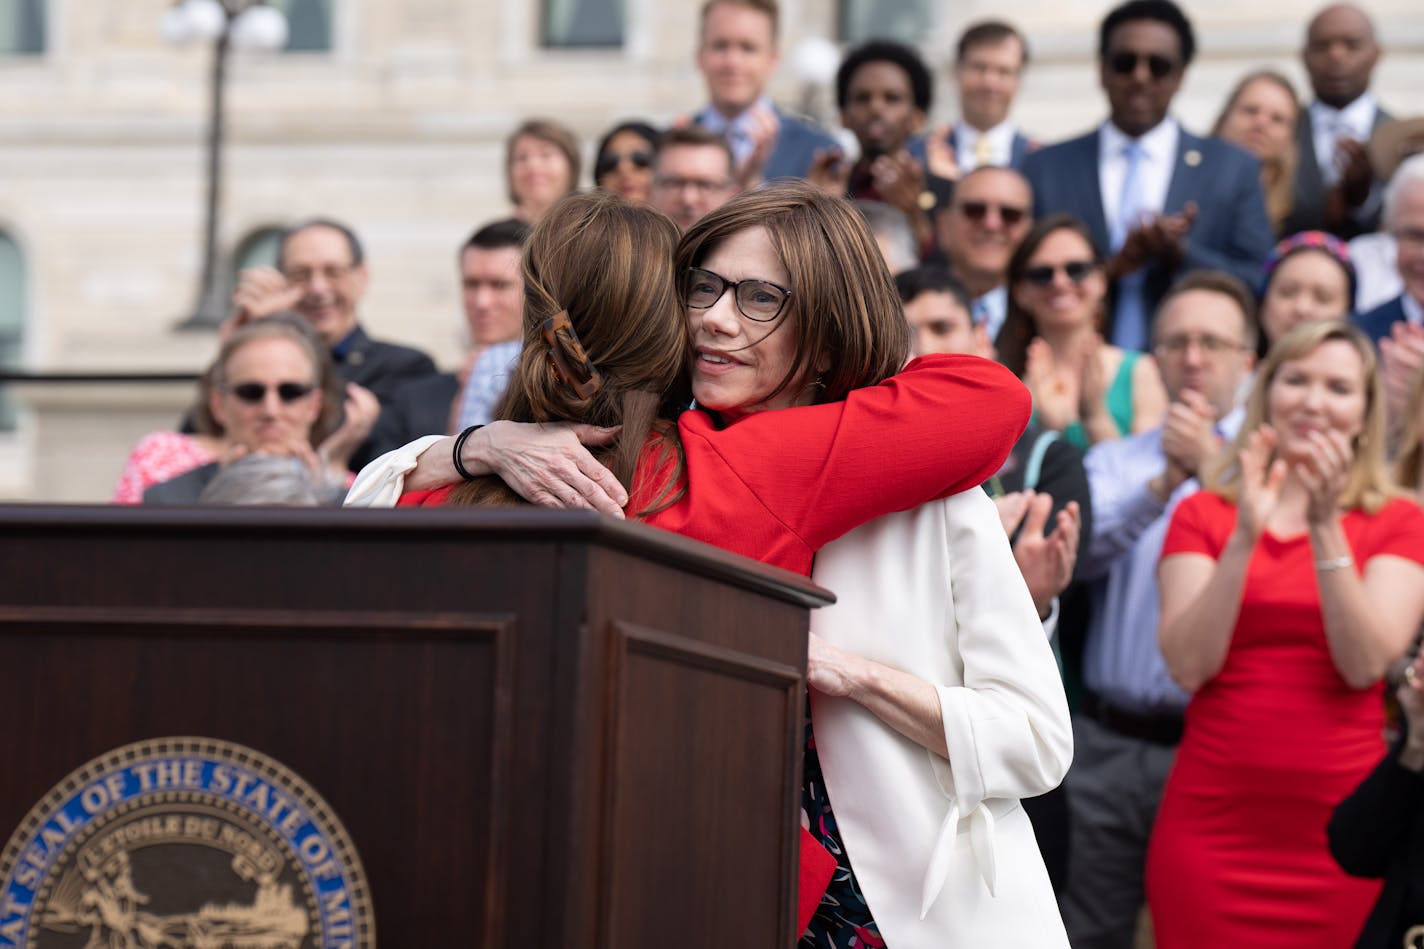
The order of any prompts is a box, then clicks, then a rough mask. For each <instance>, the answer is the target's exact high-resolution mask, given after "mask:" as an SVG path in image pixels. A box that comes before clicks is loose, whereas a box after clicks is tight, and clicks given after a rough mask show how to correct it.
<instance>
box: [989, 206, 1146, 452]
mask: <svg viewBox="0 0 1424 949" xmlns="http://www.w3.org/2000/svg"><path fill="white" fill-rule="evenodd" d="M1008 285H1009V308H1008V317H1007V319H1006V320H1005V321H1004V328H1003V330H1002V331H1001V332H1000V334H999V339H998V343H999V348H1000V352H999V356H1000V359H1001V360H1002V361H1003V363H1004V365H1006V366H1008V367H1009V369H1011V370H1012V371H1013V372H1014V373H1016V374H1017V375H1018V376H1019V378H1021V379H1023V381H1024V384H1025V385H1027V386H1028V387H1029V391H1030V392H1032V393H1033V405H1034V412H1035V415H1036V417H1037V419H1038V422H1039V424H1040V425H1042V426H1043V427H1044V428H1051V429H1056V430H1058V431H1061V432H1063V435H1064V437H1065V438H1066V439H1067V440H1068V441H1070V442H1073V443H1074V444H1076V445H1078V447H1079V448H1083V449H1086V448H1087V447H1088V446H1089V445H1092V444H1093V443H1095V442H1100V441H1104V440H1106V439H1109V438H1119V437H1121V436H1123V435H1127V434H1130V433H1132V432H1141V431H1145V430H1146V429H1149V428H1152V427H1154V426H1156V425H1158V424H1160V423H1161V421H1162V416H1163V414H1164V413H1165V411H1166V409H1167V393H1166V390H1164V389H1163V387H1162V377H1161V376H1160V375H1158V373H1157V363H1156V362H1155V361H1154V360H1153V358H1152V357H1151V356H1150V355H1147V354H1145V353H1139V352H1129V351H1126V350H1122V349H1119V348H1118V347H1116V346H1113V345H1111V344H1109V343H1106V342H1104V341H1103V337H1102V332H1101V328H1102V320H1103V314H1104V312H1105V309H1104V300H1105V299H1106V297H1107V289H1108V280H1107V274H1106V273H1105V272H1104V268H1103V259H1102V257H1101V255H1099V254H1098V252H1097V250H1096V249H1095V248H1094V246H1093V241H1092V238H1091V236H1090V235H1089V233H1088V229H1087V228H1086V227H1085V226H1084V225H1083V223H1082V222H1081V221H1079V220H1078V219H1077V218H1075V217H1073V216H1072V215H1069V214H1054V215H1050V216H1049V217H1046V218H1044V219H1043V220H1041V221H1039V222H1037V223H1036V224H1035V225H1034V226H1033V228H1032V229H1031V230H1030V231H1029V232H1028V235H1027V236H1026V237H1025V238H1024V240H1023V243H1022V244H1020V245H1019V249H1018V250H1017V251H1015V252H1014V256H1013V258H1012V259H1011V260H1010V261H1009V274H1008Z"/></svg>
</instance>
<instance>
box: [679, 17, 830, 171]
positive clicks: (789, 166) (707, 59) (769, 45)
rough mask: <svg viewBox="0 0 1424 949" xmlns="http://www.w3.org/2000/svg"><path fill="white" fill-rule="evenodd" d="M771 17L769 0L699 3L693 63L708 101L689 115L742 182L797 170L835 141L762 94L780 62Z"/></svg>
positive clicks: (801, 169)
mask: <svg viewBox="0 0 1424 949" xmlns="http://www.w3.org/2000/svg"><path fill="white" fill-rule="evenodd" d="M777 19H778V10H777V6H776V0H707V2H706V3H705V4H704V5H703V7H702V28H701V36H700V37H699V39H698V44H697V68H698V70H699V71H701V73H702V77H703V78H704V79H705V80H706V81H707V98H708V99H709V100H710V102H709V105H708V106H707V107H706V108H705V109H703V110H702V111H701V112H699V113H698V114H697V116H696V122H697V124H699V125H702V126H705V127H706V128H708V129H711V130H712V131H713V132H716V133H717V134H718V135H722V136H724V137H725V138H726V139H727V144H728V145H729V146H731V149H732V157H733V158H734V159H735V160H736V165H737V178H738V179H739V180H740V182H741V184H742V185H743V186H744V187H753V186H755V185H757V184H758V183H760V182H761V181H762V180H764V179H769V178H781V177H787V176H790V177H798V178H799V177H803V176H805V174H806V171H807V169H809V168H810V167H811V161H812V159H814V158H815V157H816V153H817V152H818V151H822V150H824V149H831V148H834V147H835V144H836V143H835V140H834V139H832V138H831V137H830V136H829V135H827V134H826V133H824V132H822V131H821V130H820V129H818V128H816V127H815V126H813V125H811V124H810V123H808V122H805V121H803V120H801V119H798V118H796V117H795V116H793V115H790V114H788V113H786V112H783V111H782V110H780V109H778V108H777V107H776V106H775V105H773V104H772V102H771V100H770V99H769V98H767V95H766V84H767V82H768V81H769V80H770V79H771V74H772V73H774V72H775V71H776V66H777V63H778V62H779V61H780V56H779V55H778V53H777V50H776V40H777Z"/></svg>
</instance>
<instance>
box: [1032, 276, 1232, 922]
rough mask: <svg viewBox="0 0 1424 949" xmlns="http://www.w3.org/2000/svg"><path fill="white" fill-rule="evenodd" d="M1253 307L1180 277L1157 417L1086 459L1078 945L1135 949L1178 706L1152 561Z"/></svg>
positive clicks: (1212, 428)
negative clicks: (1089, 521) (1156, 422)
mask: <svg viewBox="0 0 1424 949" xmlns="http://www.w3.org/2000/svg"><path fill="white" fill-rule="evenodd" d="M1255 310H1256V304H1255V297H1254V296H1253V295H1252V293H1251V292H1250V291H1249V290H1248V289H1247V288H1246V286H1245V285H1244V284H1243V283H1241V281H1239V280H1237V279H1236V278H1234V277H1232V276H1231V275H1229V274H1226V273H1221V272H1214V271H1195V272H1193V273H1190V274H1188V275H1186V276H1185V277H1183V278H1182V279H1181V280H1179V281H1178V282H1177V283H1176V284H1175V285H1174V286H1173V287H1172V288H1171V289H1170V290H1169V291H1168V292H1167V295H1166V296H1165V297H1164V298H1163V300H1162V303H1161V305H1160V307H1159V308H1158V310H1157V319H1156V322H1155V325H1154V337H1153V352H1154V354H1155V355H1156V357H1157V362H1158V366H1159V368H1160V370H1161V374H1162V382H1163V384H1164V385H1165V386H1166V389H1167V395H1168V397H1169V398H1170V399H1171V405H1170V407H1169V408H1168V411H1167V416H1166V419H1165V420H1164V422H1163V424H1162V425H1161V426H1159V427H1157V428H1154V429H1151V430H1150V431H1146V432H1141V433H1138V434H1136V435H1129V436H1127V437H1125V438H1118V439H1111V440H1108V441H1103V442H1099V443H1097V444H1096V445H1094V446H1093V447H1092V448H1091V449H1090V450H1089V451H1088V455H1087V459H1086V462H1085V465H1086V468H1087V473H1088V485H1089V489H1090V491H1091V495H1092V507H1093V525H1092V532H1091V535H1090V539H1089V542H1088V544H1087V550H1086V552H1085V554H1084V556H1083V558H1082V559H1081V560H1080V561H1079V564H1078V578H1079V580H1081V581H1085V582H1087V583H1089V584H1090V588H1089V595H1090V599H1091V604H1092V609H1091V612H1090V614H1089V620H1088V628H1087V635H1086V638H1085V640H1084V644H1083V664H1082V681H1083V686H1084V696H1083V699H1082V701H1081V703H1080V708H1079V711H1078V712H1077V713H1075V714H1074V716H1073V740H1074V755H1073V766H1072V767H1071V768H1070V769H1069V771H1068V777H1067V779H1066V780H1065V781H1064V786H1065V787H1066V788H1067V789H1068V806H1069V814H1070V820H1069V836H1070V847H1069V852H1070V853H1071V854H1072V868H1073V873H1072V876H1071V877H1070V878H1069V881H1068V886H1067V889H1066V890H1065V891H1064V892H1063V893H1062V894H1061V899H1060V903H1061V908H1062V910H1063V923H1064V925H1065V926H1066V927H1067V929H1068V936H1069V940H1070V942H1071V943H1072V945H1073V947H1074V949H1131V947H1132V946H1133V945H1134V938H1135V933H1136V929H1137V918H1138V914H1139V912H1140V911H1141V908H1142V903H1143V873H1144V868H1145V865H1146V856H1147V841H1148V838H1149V837H1150V836H1151V833H1152V824H1153V821H1154V820H1155V819H1156V815H1157V804H1158V801H1159V800H1160V799H1161V796H1162V787H1163V785H1164V783H1165V782H1166V779H1167V772H1168V770H1169V769H1170V768H1171V765H1172V760H1173V758H1174V757H1175V755H1176V747H1177V743H1178V741H1179V740H1180V739H1181V733H1182V713H1183V710H1184V709H1185V708H1186V704H1187V695H1186V693H1185V692H1183V691H1182V690H1181V689H1180V688H1179V687H1178V686H1177V685H1176V683H1174V682H1173V681H1172V679H1171V677H1170V676H1169V675H1168V673H1167V669H1166V666H1165V664H1164V663H1163V661H1162V655H1161V652H1160V651H1159V649H1158V646H1157V621H1158V607H1157V560H1158V555H1159V554H1160V553H1161V550H1162V541H1163V538H1164V537H1165V536H1166V532H1167V523H1168V521H1169V520H1170V518H1171V513H1172V510H1173V508H1174V507H1175V505H1176V504H1177V502H1179V501H1180V500H1181V499H1182V498H1183V497H1185V496H1186V495H1188V494H1190V493H1192V492H1193V491H1195V490H1197V487H1198V485H1197V481H1196V477H1197V472H1198V470H1199V468H1200V466H1201V464H1202V463H1203V462H1204V461H1205V460H1206V459H1207V458H1208V457H1210V456H1211V455H1212V454H1213V453H1214V452H1216V450H1217V449H1218V448H1219V447H1220V446H1221V444H1222V443H1223V441H1224V440H1225V439H1228V438H1230V437H1232V436H1234V435H1235V434H1236V430H1237V429H1238V428H1239V427H1240V425H1241V419H1242V415H1243V413H1242V412H1241V410H1240V409H1239V408H1238V407H1237V405H1236V398H1237V393H1238V392H1239V391H1240V390H1241V388H1242V386H1243V384H1244V383H1245V381H1246V379H1247V378H1248V376H1249V375H1250V372H1251V368H1252V366H1253V365H1254V364H1255V352H1256V317H1255Z"/></svg>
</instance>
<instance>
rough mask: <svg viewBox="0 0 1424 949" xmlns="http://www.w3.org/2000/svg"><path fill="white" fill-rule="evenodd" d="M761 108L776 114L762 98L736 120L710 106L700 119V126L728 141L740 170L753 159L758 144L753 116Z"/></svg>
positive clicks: (774, 107)
mask: <svg viewBox="0 0 1424 949" xmlns="http://www.w3.org/2000/svg"><path fill="white" fill-rule="evenodd" d="M758 107H760V108H762V109H763V110H765V111H767V112H772V113H775V111H776V106H774V105H773V104H772V102H771V100H770V99H768V98H767V97H766V96H762V97H761V98H760V99H758V100H757V101H755V102H753V103H752V104H751V105H750V106H748V107H747V108H746V109H745V110H743V111H742V112H741V113H740V114H739V115H738V116H737V117H736V118H732V119H729V118H727V117H726V116H725V115H723V114H722V113H721V112H718V111H717V110H716V108H714V107H712V106H710V105H709V106H708V107H707V108H705V109H703V110H702V114H701V115H700V116H699V117H698V124H700V125H701V126H702V127H703V128H705V129H707V130H708V131H709V132H715V133H716V134H718V135H720V136H722V137H723V138H725V139H726V140H727V145H728V147H730V148H731V149H732V158H733V159H735V161H736V166H737V167H738V168H740V167H742V166H743V165H745V164H746V162H747V159H748V158H750V157H751V154H752V150H753V149H755V148H756V143H755V141H754V140H753V139H752V127H753V124H754V122H753V119H752V114H753V113H754V112H755V111H756V110H757V108H758Z"/></svg>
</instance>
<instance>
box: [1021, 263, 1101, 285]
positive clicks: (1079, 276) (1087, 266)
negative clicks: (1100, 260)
mask: <svg viewBox="0 0 1424 949" xmlns="http://www.w3.org/2000/svg"><path fill="white" fill-rule="evenodd" d="M1095 269H1097V264H1095V263H1093V262H1092V261H1091V260H1070V261H1068V262H1067V263H1066V264H1044V265H1043V266H1041V267H1029V268H1027V269H1026V270H1024V273H1023V278H1024V279H1025V280H1027V281H1028V282H1029V283H1031V284H1033V285H1034V286H1035V287H1047V286H1051V285H1052V283H1053V275H1054V274H1056V273H1057V272H1058V271H1060V270H1061V271H1063V273H1064V275H1066V276H1067V277H1068V279H1069V280H1071V281H1073V282H1074V283H1082V282H1083V281H1084V280H1087V279H1088V274H1090V273H1092V272H1093V271H1094V270H1095Z"/></svg>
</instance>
